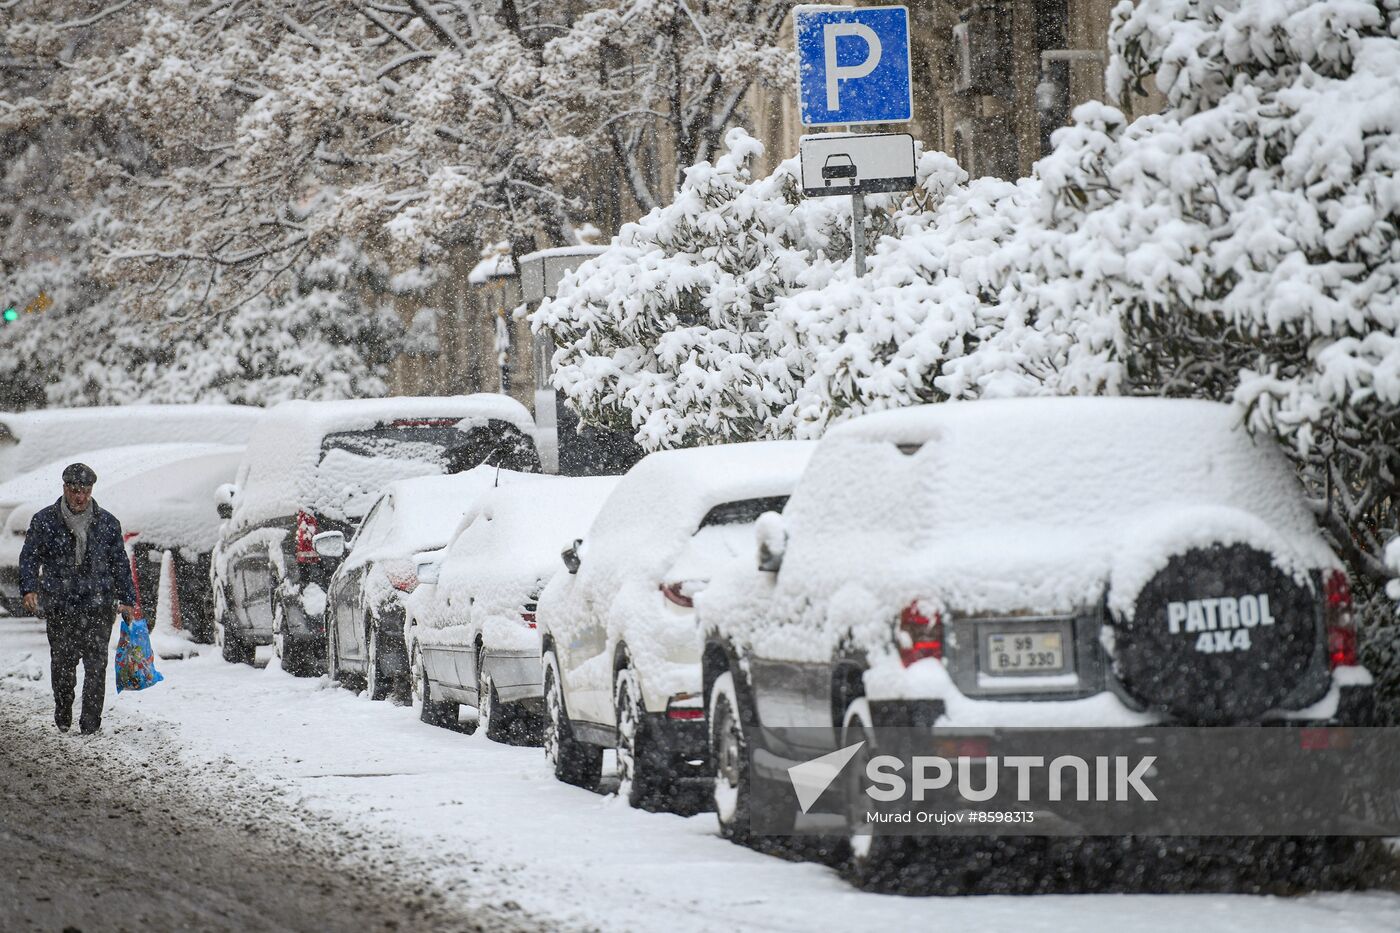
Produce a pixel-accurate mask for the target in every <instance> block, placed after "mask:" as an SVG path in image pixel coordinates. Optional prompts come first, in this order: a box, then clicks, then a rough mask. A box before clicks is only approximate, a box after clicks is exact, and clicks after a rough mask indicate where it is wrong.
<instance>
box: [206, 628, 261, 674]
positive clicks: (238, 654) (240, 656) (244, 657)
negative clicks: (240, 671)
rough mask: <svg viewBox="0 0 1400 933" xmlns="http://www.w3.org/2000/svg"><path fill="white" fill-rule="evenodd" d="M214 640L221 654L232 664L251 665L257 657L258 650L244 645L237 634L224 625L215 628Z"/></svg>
mask: <svg viewBox="0 0 1400 933" xmlns="http://www.w3.org/2000/svg"><path fill="white" fill-rule="evenodd" d="M214 640H215V641H217V642H218V643H219V653H220V654H221V655H223V659H224V660H225V661H227V662H228V663H230V664H249V665H251V664H252V663H253V660H254V658H255V657H256V655H257V649H255V648H254V647H253V646H252V645H248V644H244V642H243V639H242V638H240V637H239V636H238V633H237V632H235V631H233V630H232V629H230V628H229V627H228V626H227V625H224V624H222V623H220V624H219V625H217V626H215V629H214Z"/></svg>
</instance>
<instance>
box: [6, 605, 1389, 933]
mask: <svg viewBox="0 0 1400 933" xmlns="http://www.w3.org/2000/svg"><path fill="white" fill-rule="evenodd" d="M46 668H47V651H46V648H45V645H44V639H43V635H42V629H41V628H40V626H39V625H38V624H37V623H33V622H28V621H14V620H8V619H0V703H3V706H4V709H5V711H6V712H5V714H4V719H5V722H4V723H0V728H3V729H4V730H5V731H4V732H3V733H0V735H3V739H2V740H0V741H4V742H5V743H6V752H7V753H6V754H5V755H3V756H0V761H3V762H12V761H14V760H15V759H16V758H20V759H22V760H23V759H26V758H27V755H26V751H25V749H26V747H27V746H28V745H29V744H31V743H32V744H33V745H35V746H38V747H40V748H42V749H44V750H45V751H44V752H43V754H44V755H51V756H57V757H56V758H55V760H56V761H57V760H61V761H63V762H66V763H67V764H65V765H64V766H65V767H72V768H75V769H77V770H79V771H83V772H86V771H88V770H90V769H92V768H95V767H96V764H97V761H98V760H99V756H98V755H97V754H95V752H96V751H97V750H99V749H100V750H101V751H102V752H103V753H104V754H112V755H121V754H126V755H128V756H130V757H135V758H140V757H141V756H143V755H153V756H155V759H154V760H155V763H154V764H153V766H152V767H153V768H155V769H158V770H160V771H163V772H168V773H169V774H171V775H177V774H178V775H186V776H187V784H186V786H184V787H183V788H182V790H183V794H184V802H183V805H184V806H186V807H188V808H189V811H190V813H191V817H190V820H191V823H190V825H191V828H195V827H197V826H199V825H201V824H200V822H199V821H200V820H201V819H204V818H205V817H203V816H201V815H200V814H202V813H207V812H209V811H210V810H213V811H214V812H216V813H217V812H218V811H219V810H220V808H221V806H223V802H224V801H239V800H249V799H256V800H258V801H261V802H262V803H261V807H262V809H261V810H259V811H255V812H256V813H257V814H259V815H257V816H255V817H254V818H253V819H252V820H251V822H252V823H253V824H254V825H258V823H259V820H262V819H264V817H265V818H266V819H267V820H271V821H274V822H276V824H277V825H279V826H291V825H293V824H296V825H299V827H300V829H301V831H303V832H305V833H306V836H305V839H304V840H303V841H302V842H300V843H297V842H296V841H295V840H294V841H293V842H286V843H283V844H284V845H288V846H295V845H300V846H301V847H300V848H299V849H296V851H298V852H300V853H303V854H305V855H306V856H308V858H309V857H310V856H311V855H312V854H314V852H315V845H314V840H317V839H322V838H330V839H335V840H340V843H341V845H342V848H341V849H340V850H332V851H330V852H327V853H323V855H324V856H325V857H326V858H327V859H329V860H330V861H331V862H334V863H336V864H339V865H341V866H342V867H343V869H344V873H345V876H346V878H347V879H351V878H355V877H362V878H364V879H365V882H364V883H365V885H366V887H364V888H361V887H360V886H359V885H358V884H351V885H346V886H345V890H359V891H360V893H361V895H362V896H368V895H369V894H370V892H371V891H373V890H375V888H374V887H373V885H374V884H379V883H381V882H377V881H375V878H376V875H377V873H376V872H374V871H372V870H370V869H369V868H367V865H369V864H370V863H372V862H374V861H380V862H381V863H383V864H384V865H385V867H386V868H387V870H388V873H389V874H391V875H393V876H395V877H397V878H398V879H399V880H400V881H402V882H403V884H404V886H405V887H404V888H403V889H395V888H394V886H393V884H392V878H391V879H390V880H388V881H384V882H382V883H383V884H385V885H386V887H385V888H384V891H385V893H392V894H393V895H394V896H406V897H408V898H410V899H411V900H412V901H413V902H414V903H419V904H427V905H441V906H440V908H439V907H433V908H432V909H431V910H429V909H427V908H424V911H425V912H424V913H423V915H422V918H421V919H416V918H415V919H409V918H407V917H405V919H404V921H403V922H404V925H405V928H427V927H429V926H431V925H433V924H435V923H437V922H439V921H440V919H441V917H443V916H456V917H459V918H463V920H462V927H463V928H469V927H478V928H482V929H489V930H496V929H524V928H529V926H531V924H532V921H533V922H538V923H541V924H544V925H547V926H549V927H551V928H556V929H558V928H565V929H567V928H601V929H607V930H617V929H632V930H646V929H654V928H657V927H658V926H662V925H664V926H665V927H666V928H667V929H669V930H733V929H755V928H762V929H772V930H791V931H803V933H807V931H810V930H812V929H814V928H821V929H849V930H856V929H909V928H920V929H959V930H984V929H985V930H999V929H1007V928H1012V927H1014V928H1015V929H1017V930H1022V931H1034V930H1064V929H1073V930H1075V931H1076V933H1087V931H1095V930H1104V931H1113V933H1137V931H1156V930H1162V931H1166V930H1178V929H1181V928H1182V927H1183V925H1185V924H1188V923H1189V925H1190V926H1191V928H1192V930H1193V933H1210V931H1217V930H1218V931H1222V933H1224V931H1232V933H1237V931H1254V930H1258V931H1265V930H1267V931H1270V933H1272V931H1275V930H1289V931H1310V930H1316V931H1319V933H1321V931H1327V933H1339V931H1371V930H1374V931H1378V933H1379V931H1387V933H1389V931H1393V930H1395V929H1396V928H1397V927H1400V896H1397V895H1395V894H1389V893H1380V892H1374V893H1359V894H1318V895H1311V896H1307V897H1301V898H1272V897H1248V896H1227V895H1170V896H1151V895H1107V894H1104V895H1092V894H1085V895H1068V896H1044V895H1042V896H1037V897H1006V896H982V897H967V898H927V899H917V898H901V897H884V896H879V895H875V894H867V893H862V892H860V891H857V890H854V889H852V888H851V887H850V886H849V885H847V884H846V883H845V882H844V881H843V880H841V878H840V877H839V876H838V875H837V874H836V873H835V872H834V871H833V870H831V869H829V868H826V867H823V866H820V865H816V864H804V863H794V862H785V861H782V860H780V859H776V858H772V857H769V856H764V855H760V854H758V853H754V852H750V851H748V850H745V849H741V848H738V847H736V846H733V845H731V844H730V843H728V842H725V841H724V840H722V839H720V838H719V837H718V835H717V833H716V829H715V822H714V817H713V816H712V815H710V814H700V815H698V816H693V817H680V816H671V815H663V814H651V813H642V812H635V811H632V810H629V809H627V808H626V807H625V806H623V805H622V804H620V803H619V802H618V801H617V800H616V799H614V798H612V797H605V796H599V795H597V794H593V793H590V792H587V791H583V790H579V789H576V788H571V787H566V786H563V785H560V784H558V783H556V782H555V781H554V780H553V778H552V777H551V776H550V774H549V772H548V770H547V768H546V766H545V762H544V759H543V755H542V754H541V752H540V750H539V749H536V748H514V747H507V746H502V745H497V744H495V743H492V742H489V741H488V740H486V738H485V737H484V736H482V735H473V736H464V735H461V734H457V733H451V732H447V731H443V730H440V729H434V728H432V727H429V726H426V725H423V724H421V723H419V722H418V719H417V716H416V715H415V713H414V711H413V710H411V709H409V708H404V707H395V706H392V705H389V704H386V703H371V702H369V701H367V700H364V699H362V698H359V697H356V696H354V695H352V694H350V693H348V692H347V691H344V690H341V689H339V688H336V687H333V686H331V685H329V684H328V683H327V682H326V681H324V680H298V679H295V678H292V677H290V676H288V675H286V674H284V673H283V672H282V671H281V670H279V669H277V668H276V667H275V665H274V666H270V667H268V668H266V669H263V670H254V669H250V668H247V667H240V666H234V665H229V664H225V663H223V662H222V661H221V660H219V659H218V657H217V656H216V655H215V654H213V653H212V652H209V651H207V650H206V654H205V655H203V656H201V657H199V658H196V659H193V660H188V661H182V662H164V664H163V665H162V669H163V672H164V674H165V678H166V680H165V682H164V683H163V684H161V685H160V686H158V687H156V688H154V689H152V690H149V691H146V692H145V693H142V694H134V695H133V694H123V695H122V696H120V697H116V696H114V695H109V699H108V715H107V719H106V725H107V729H108V734H107V735H106V736H104V737H101V738H100V739H99V740H98V741H99V742H101V743H103V744H102V745H100V746H99V745H93V746H91V747H90V748H89V747H86V746H83V747H78V745H77V743H79V742H80V740H78V739H76V738H74V737H72V736H62V737H60V736H58V734H57V733H55V732H53V731H52V729H51V727H50V726H49V720H48V710H49V707H48V699H47V696H48V684H47V680H46V678H45V679H38V680H33V679H30V678H31V677H32V676H33V675H34V674H36V673H38V672H40V671H42V670H45V669H46ZM110 689H111V688H110V685H109V690H110ZM23 717H30V725H28V726H21V727H19V728H16V727H14V726H13V725H12V724H11V723H12V721H14V720H17V719H19V718H23ZM138 729H139V731H138ZM19 743H24V745H21V744H19ZM64 743H73V744H72V745H71V746H70V745H65V744H64ZM75 749H76V750H75ZM123 749H125V750H127V751H123ZM16 753H17V754H16ZM0 767H4V768H6V769H7V770H9V769H11V768H13V767H14V766H13V765H11V764H4V765H0ZM148 771H149V769H148ZM115 776H116V775H113V777H115ZM5 780H6V781H7V782H8V781H9V780H10V778H9V777H6V778H5ZM45 793H47V792H45ZM162 793H165V794H168V793H169V791H162ZM137 798H138V799H140V800H148V799H150V798H148V797H146V792H145V791H138V792H137ZM161 799H169V797H168V796H167V797H162V798H161ZM162 806H170V805H169V804H164V803H163V804H162ZM288 813H290V814H301V818H297V817H295V816H287V815H286V814H288ZM7 819H11V818H7V817H4V816H3V815H0V828H2V827H4V826H5V825H7V824H6V820H7ZM114 822H123V821H122V820H115V821H114ZM182 825H184V824H183V823H182ZM0 832H3V829H0ZM318 834H319V835H318ZM254 840H256V837H254ZM82 842H83V840H81V839H79V838H75V839H73V840H71V845H72V846H73V847H74V851H77V848H76V847H78V846H80V845H81V844H82ZM34 844H35V845H39V846H40V847H42V843H34ZM357 847H362V848H357ZM250 852H251V853H252V856H253V858H254V859H255V860H256V859H261V858H263V857H265V855H266V857H269V858H271V857H274V856H272V855H270V854H266V853H264V852H261V851H259V850H258V849H257V848H256V847H254V848H253V849H251V850H250ZM175 857H176V858H179V855H178V853H177V854H176V855H175ZM125 858H126V856H125V855H123V856H121V859H122V860H124V859H125ZM297 858H300V856H298V857H297ZM297 858H293V861H294V862H295V861H296V860H297ZM385 859H393V860H394V861H393V863H392V864H388V863H387V862H384V860H385ZM148 861H149V862H151V863H152V864H153V867H152V870H153V871H154V870H158V869H156V868H155V865H156V864H158V863H159V862H160V861H161V859H160V857H159V856H158V855H153V856H152V857H151V858H150V859H149V860H148ZM182 867H185V863H183V862H177V863H176V864H173V865H170V866H169V867H168V868H166V869H164V870H165V871H167V872H169V873H171V874H172V875H175V876H179V877H182V878H183V879H184V881H182V882H181V884H182V885H183V890H184V891H186V892H188V897H190V898H192V896H193V895H192V892H193V891H194V885H195V879H194V878H192V877H190V872H188V871H186V872H185V873H184V874H183V875H181V874H180V871H179V869H180V868H182ZM11 870H12V866H10V865H6V866H5V872H6V875H5V877H4V878H3V880H0V927H4V928H5V929H9V928H11V927H12V926H18V924H11V923H9V922H6V921H7V918H16V917H19V918H25V917H29V916H33V915H34V914H33V908H32V906H29V905H21V904H18V903H15V902H14V899H15V898H16V896H17V895H16V894H15V893H14V892H15V891H16V887H15V885H14V883H13V882H12V880H11V878H10V876H9V872H10V871H11ZM200 874H201V875H203V874H205V873H204V872H200ZM249 877H250V881H251V879H252V875H251V874H250V876H249ZM297 880H298V879H297V878H295V877H293V878H286V879H285V880H284V881H282V884H283V889H282V890H280V891H279V890H277V885H276V884H272V883H268V882H266V880H263V881H262V882H259V883H258V885H257V888H256V890H250V891H248V892H247V898H246V900H247V903H246V904H245V905H244V909H245V914H242V915H240V916H252V917H263V918H267V917H272V916H276V917H279V918H280V917H281V916H283V915H279V914H277V913H276V911H277V910H278V909H279V907H278V905H282V904H286V903H288V902H290V901H295V900H296V899H297V898H299V897H301V896H302V894H304V893H305V892H304V891H302V890H300V889H296V888H295V885H296V884H297ZM95 883H98V884H100V883H101V881H100V877H99V880H98V881H97V882H95ZM224 890H225V891H226V890H227V888H225V889H224ZM289 892H291V893H289ZM214 893H215V894H217V893H218V890H217V889H216V890H215V892H214ZM340 893H343V892H337V893H336V894H334V895H332V896H331V898H330V899H332V900H334V899H336V897H338V896H339V894H340ZM211 899H213V898H212V896H211ZM339 903H340V904H343V905H344V906H343V907H340V908H339V911H340V912H339V913H338V914H337V916H342V917H344V918H345V922H347V923H350V922H352V918H353V917H354V916H355V914H354V913H353V912H354V911H355V910H357V909H358V908H357V906H356V905H355V902H354V901H353V900H341V901H340V902H339ZM264 905H265V907H264ZM307 909H308V910H310V909H312V908H309V907H308V908H307ZM25 911H29V913H25ZM467 918H469V919H467ZM283 922H284V923H285V924H286V925H287V926H293V924H292V922H291V920H290V919H286V920H284V921H283ZM356 922H357V924H358V921H356ZM358 925H361V926H363V928H366V929H369V928H372V927H371V926H370V925H369V924H358ZM133 926H135V925H133ZM250 926H251V925H250ZM20 928H23V927H22V926H21V927H20ZM102 928H104V927H103V925H102V924H101V923H98V924H94V925H93V926H83V929H84V930H87V931H88V933H91V931H92V930H95V929H102ZM107 928H111V929H116V928H117V927H116V925H115V924H112V925H111V926H109V927H107ZM148 928H150V929H159V928H161V927H160V925H156V926H151V927H148Z"/></svg>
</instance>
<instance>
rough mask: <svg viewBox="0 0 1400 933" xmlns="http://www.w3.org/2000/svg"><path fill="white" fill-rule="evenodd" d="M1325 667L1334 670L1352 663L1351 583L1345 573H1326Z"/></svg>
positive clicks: (1353, 644) (1353, 649)
mask: <svg viewBox="0 0 1400 933" xmlns="http://www.w3.org/2000/svg"><path fill="white" fill-rule="evenodd" d="M1325 592H1326V594H1327V609H1326V617H1327V666H1328V667H1329V668H1330V669H1332V670H1335V669H1337V668H1339V667H1350V666H1352V665H1354V664H1356V620H1355V618H1354V617H1353V616H1352V612H1351V584H1350V583H1349V582H1348V581H1347V575H1346V572H1345V571H1342V570H1333V571H1330V572H1329V573H1328V574H1327V586H1326V589H1325Z"/></svg>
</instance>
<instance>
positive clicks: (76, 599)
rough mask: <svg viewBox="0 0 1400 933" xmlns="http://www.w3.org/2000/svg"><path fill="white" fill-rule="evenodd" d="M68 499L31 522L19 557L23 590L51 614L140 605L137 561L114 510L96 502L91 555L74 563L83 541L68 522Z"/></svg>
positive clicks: (90, 533)
mask: <svg viewBox="0 0 1400 933" xmlns="http://www.w3.org/2000/svg"><path fill="white" fill-rule="evenodd" d="M62 507H63V499H62V498H59V500H58V501H57V502H55V503H54V504H53V505H51V506H48V507H47V508H43V509H40V510H39V511H38V512H36V513H35V514H34V518H33V519H31V520H30V522H29V532H28V534H26V535H25V538H24V548H23V549H22V550H21V551H20V555H19V579H20V590H21V592H24V593H38V594H39V605H40V607H41V608H42V609H43V611H44V614H45V615H52V614H55V613H57V614H67V613H77V612H88V611H93V610H97V609H111V608H113V603H114V602H120V603H125V604H127V605H134V604H135V603H136V589H135V587H134V586H133V585H132V582H131V563H130V562H129V561H128V559H127V556H126V548H125V547H124V546H123V544H122V526H121V522H119V521H117V517H116V516H115V515H113V514H112V513H111V512H107V511H104V510H102V509H100V508H98V507H97V503H96V502H92V503H91V504H90V505H89V506H88V508H90V509H92V510H93V513H94V514H93V517H92V526H91V527H90V528H88V534H87V553H86V554H85V555H84V556H83V562H82V564H81V565H76V564H75V562H74V556H73V555H74V554H75V552H76V549H77V539H76V537H74V535H73V532H71V531H69V530H68V526H67V525H66V524H64V522H63V516H62V515H61V514H59V509H61V508H62Z"/></svg>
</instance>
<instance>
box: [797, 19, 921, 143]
mask: <svg viewBox="0 0 1400 933" xmlns="http://www.w3.org/2000/svg"><path fill="white" fill-rule="evenodd" d="M793 23H794V27H795V29H796V32H797V60H798V65H797V69H798V90H799V96H800V99H801V102H802V122H803V124H804V125H806V126H841V125H846V126H849V125H852V124H858V123H904V122H907V121H909V120H910V119H912V118H913V103H912V99H911V87H910V77H909V76H910V67H909V11H908V10H907V9H905V8H904V7H902V6H885V7H860V8H844V9H843V8H833V7H830V6H823V7H798V8H797V9H796V10H794V11H793Z"/></svg>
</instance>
